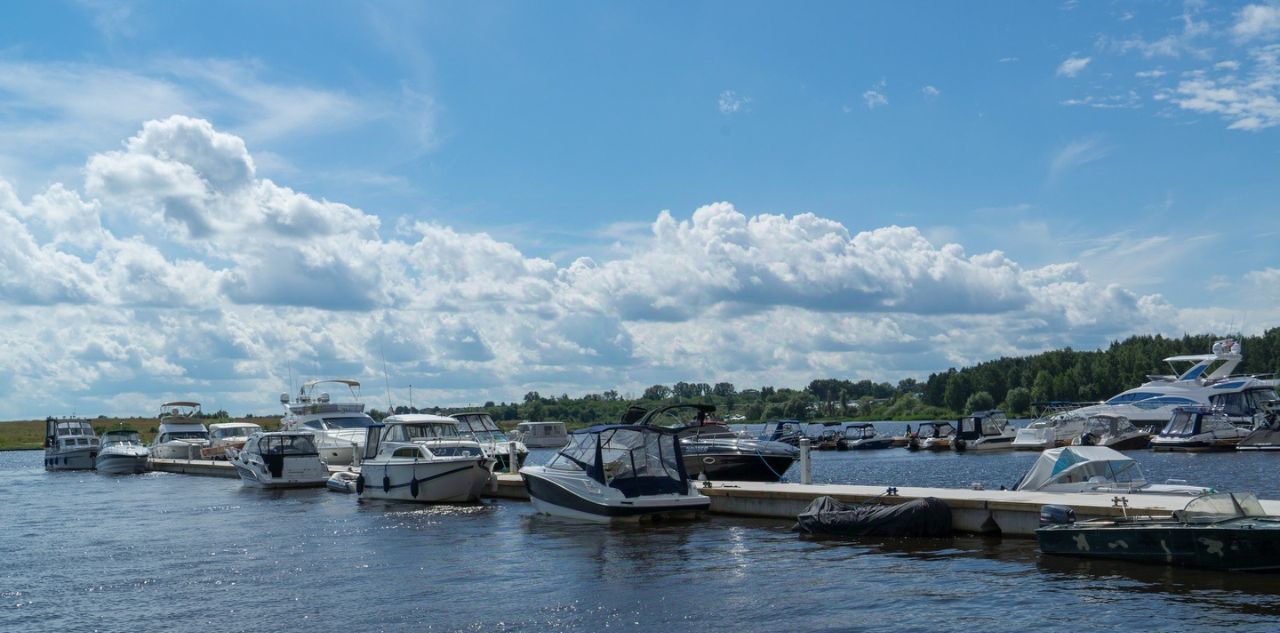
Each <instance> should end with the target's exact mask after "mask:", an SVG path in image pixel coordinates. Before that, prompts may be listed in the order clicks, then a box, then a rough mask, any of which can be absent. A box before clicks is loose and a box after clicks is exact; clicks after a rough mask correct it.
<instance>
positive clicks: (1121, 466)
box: [1048, 459, 1147, 486]
mask: <svg viewBox="0 0 1280 633" xmlns="http://www.w3.org/2000/svg"><path fill="white" fill-rule="evenodd" d="M1080 482H1089V483H1106V484H1111V483H1116V484H1130V485H1134V486H1139V485H1142V484H1145V483H1146V482H1147V480H1146V478H1145V477H1144V476H1143V474H1142V469H1141V468H1139V467H1138V462H1136V461H1133V460H1131V459H1129V460H1118V461H1112V460H1097V461H1088V462H1083V463H1078V464H1075V465H1073V466H1071V467H1070V468H1067V469H1066V470H1064V471H1062V472H1061V473H1058V474H1057V476H1055V477H1054V478H1053V479H1050V480H1049V481H1048V484H1072V483H1080Z"/></svg>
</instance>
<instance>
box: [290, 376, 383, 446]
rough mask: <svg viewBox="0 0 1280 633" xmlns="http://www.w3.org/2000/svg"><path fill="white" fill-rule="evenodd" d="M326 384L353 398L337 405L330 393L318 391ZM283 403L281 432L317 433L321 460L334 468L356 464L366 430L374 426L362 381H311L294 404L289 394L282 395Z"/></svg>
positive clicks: (303, 388) (304, 386)
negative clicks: (362, 393)
mask: <svg viewBox="0 0 1280 633" xmlns="http://www.w3.org/2000/svg"><path fill="white" fill-rule="evenodd" d="M324 385H338V386H341V387H346V389H347V392H348V394H349V396H350V399H349V400H348V401H347V402H334V401H333V398H332V396H330V395H329V393H328V392H327V391H322V390H320V389H318V387H321V386H324ZM280 404H282V405H284V417H283V418H281V420H280V429H281V430H282V431H310V432H311V433H313V434H315V438H316V448H317V449H318V450H319V451H320V459H321V460H322V461H324V463H326V464H329V465H331V466H346V465H348V464H352V463H354V462H355V461H356V460H357V459H358V458H359V456H360V454H361V447H362V446H364V442H365V436H366V432H365V429H368V428H369V427H370V426H372V425H373V424H374V421H373V418H371V417H369V416H368V414H366V413H365V412H364V403H363V402H361V401H360V381H358V380H352V379H350V378H343V379H333V380H308V381H307V382H304V383H302V387H301V388H300V389H299V390H298V396H297V397H296V398H294V399H293V400H292V401H291V400H290V399H289V394H287V393H282V394H280Z"/></svg>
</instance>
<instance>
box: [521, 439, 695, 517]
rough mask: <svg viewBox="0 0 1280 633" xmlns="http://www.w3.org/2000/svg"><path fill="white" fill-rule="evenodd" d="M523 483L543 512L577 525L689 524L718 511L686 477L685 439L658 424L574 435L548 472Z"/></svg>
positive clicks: (529, 473) (531, 474) (526, 473)
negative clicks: (681, 520)
mask: <svg viewBox="0 0 1280 633" xmlns="http://www.w3.org/2000/svg"><path fill="white" fill-rule="evenodd" d="M520 476H521V477H523V478H524V485H525V488H526V489H527V490H528V491H529V500H530V501H532V502H533V507H534V508H535V509H536V510H537V511H538V512H540V513H542V514H549V515H553V516H558V517H564V518H570V519H578V520H583V521H593V522H599V523H610V522H613V521H619V520H637V519H642V518H658V517H670V518H683V517H688V516H697V515H700V514H701V513H703V512H705V511H706V510H707V509H708V508H709V507H710V506H711V500H710V499H708V498H707V497H705V496H703V495H702V493H700V492H698V488H697V485H696V484H695V483H694V482H692V481H690V480H689V477H688V473H687V472H686V471H685V468H684V460H683V454H682V452H681V442H680V440H679V439H678V431H677V430H675V429H671V428H666V427H661V426H656V425H652V424H643V425H641V424H611V425H600V426H593V427H590V428H586V429H581V430H578V431H574V432H573V433H571V434H569V444H568V445H566V446H565V447H564V448H562V449H560V452H559V453H557V454H556V456H555V457H554V458H552V460H551V461H550V462H548V463H547V465H546V466H525V467H524V468H522V469H520Z"/></svg>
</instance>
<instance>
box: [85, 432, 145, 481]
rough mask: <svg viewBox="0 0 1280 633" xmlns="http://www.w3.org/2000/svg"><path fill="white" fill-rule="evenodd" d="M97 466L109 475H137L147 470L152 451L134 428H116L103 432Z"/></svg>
mask: <svg viewBox="0 0 1280 633" xmlns="http://www.w3.org/2000/svg"><path fill="white" fill-rule="evenodd" d="M100 443H101V448H100V450H99V451H98V457H97V459H96V462H95V467H96V468H97V470H98V472H100V473H105V474H108V475H135V474H138V473H143V472H146V470H147V457H148V456H149V455H150V453H149V452H148V451H147V447H145V446H143V445H142V438H141V436H139V435H138V432H137V431H135V430H133V429H114V430H111V431H107V432H106V433H103V434H102V438H101V440H100Z"/></svg>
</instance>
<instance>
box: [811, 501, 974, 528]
mask: <svg viewBox="0 0 1280 633" xmlns="http://www.w3.org/2000/svg"><path fill="white" fill-rule="evenodd" d="M792 531H793V532H800V533H801V534H807V535H824V536H844V537H871V536H879V537H894V538H899V537H916V538H945V537H948V536H951V508H950V507H949V506H948V505H947V504H946V502H944V501H941V500H939V499H937V498H934V497H921V498H919V499H912V500H910V501H903V502H902V503H896V504H887V503H852V504H851V503H844V502H842V501H840V500H839V499H836V498H835V497H827V496H823V497H818V498H817V499H814V500H813V501H812V502H810V503H809V507H807V508H805V510H804V511H803V512H801V513H800V514H799V515H797V516H796V525H795V527H793V528H792Z"/></svg>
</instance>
